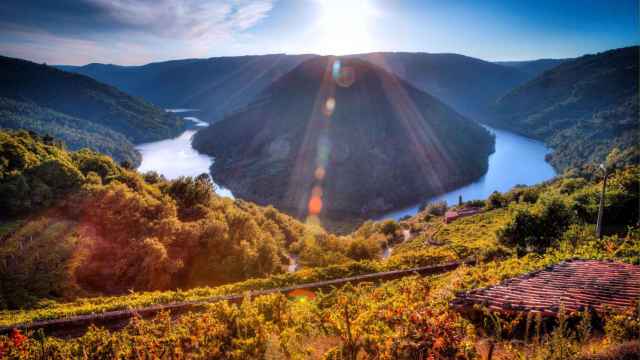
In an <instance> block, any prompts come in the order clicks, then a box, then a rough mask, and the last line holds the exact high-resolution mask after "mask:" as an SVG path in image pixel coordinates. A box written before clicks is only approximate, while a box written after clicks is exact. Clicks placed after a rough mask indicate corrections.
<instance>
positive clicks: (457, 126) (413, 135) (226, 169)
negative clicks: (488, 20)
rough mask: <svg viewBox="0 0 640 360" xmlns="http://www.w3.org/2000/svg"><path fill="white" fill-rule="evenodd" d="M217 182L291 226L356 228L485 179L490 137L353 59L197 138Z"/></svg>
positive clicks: (278, 88)
mask: <svg viewBox="0 0 640 360" xmlns="http://www.w3.org/2000/svg"><path fill="white" fill-rule="evenodd" d="M193 144H194V147H195V148H196V149H197V150H199V151H201V152H205V153H207V154H211V155H213V156H215V157H216V161H215V163H214V165H213V166H212V174H213V177H214V179H215V181H216V182H219V183H220V184H222V185H224V186H225V187H228V188H229V189H231V190H232V191H233V193H234V195H236V196H237V197H240V198H244V199H248V200H251V201H255V202H258V203H260V204H273V205H274V206H276V207H278V208H280V209H282V210H285V211H287V212H289V213H292V214H295V215H297V216H303V215H306V214H307V213H309V212H310V213H312V214H313V213H314V212H315V211H317V210H319V209H320V208H321V209H322V211H321V214H322V216H324V217H326V218H341V217H343V218H355V217H364V216H371V215H373V214H377V213H380V212H384V211H388V210H391V209H395V208H399V207H401V206H405V205H410V204H414V203H416V202H417V201H419V200H421V199H423V198H424V197H427V196H430V195H434V194H437V193H441V192H444V191H447V190H450V189H452V188H455V187H457V186H460V185H462V184H466V183H468V182H470V181H472V180H474V179H476V178H478V177H480V176H481V175H482V174H484V173H485V172H486V170H487V166H488V161H487V159H488V155H489V154H490V153H491V152H492V151H493V144H494V140H493V137H492V136H491V135H490V134H489V132H488V131H486V130H485V129H484V128H482V127H481V126H480V125H478V124H477V123H475V122H473V121H471V120H468V119H466V118H464V117H463V116H461V115H460V114H458V113H456V112H455V111H453V110H452V109H451V108H449V107H448V106H446V105H445V104H443V103H442V102H440V101H439V100H437V99H436V98H434V97H433V96H431V95H429V94H427V93H425V92H422V91H420V90H418V89H416V88H415V87H413V86H411V85H410V84H408V83H407V82H405V81H404V80H402V79H399V78H398V77H396V76H393V75H391V74H389V73H388V72H386V71H385V70H384V69H382V68H380V67H377V66H375V65H372V64H370V63H368V62H366V61H363V60H360V59H357V58H344V59H336V58H334V57H316V58H313V59H310V60H308V61H305V62H304V63H302V64H301V65H299V66H298V67H296V68H295V69H294V70H292V71H291V72H290V73H288V74H287V75H285V76H284V77H282V78H281V79H279V80H278V81H276V82H275V83H274V84H272V85H271V86H269V87H268V88H267V89H266V90H265V91H264V92H262V93H261V95H260V96H259V97H258V99H257V100H256V101H255V102H253V103H252V104H250V105H249V106H248V108H247V109H245V110H243V111H241V112H238V113H236V114H233V115H231V116H229V117H228V118H226V119H225V120H223V121H220V122H217V123H215V124H213V125H212V126H210V127H209V128H207V129H204V130H202V131H200V132H198V133H197V134H196V136H195V137H194V143H193Z"/></svg>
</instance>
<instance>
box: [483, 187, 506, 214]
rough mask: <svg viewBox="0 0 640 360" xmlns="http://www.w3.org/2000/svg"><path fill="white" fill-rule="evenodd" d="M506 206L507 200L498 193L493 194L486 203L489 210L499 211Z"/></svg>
mask: <svg viewBox="0 0 640 360" xmlns="http://www.w3.org/2000/svg"><path fill="white" fill-rule="evenodd" d="M505 205H507V199H505V197H504V196H503V195H502V194H501V193H500V192H498V191H494V192H493V193H491V195H490V196H489V198H488V199H487V203H486V206H487V209H489V210H492V209H499V208H501V207H504V206H505Z"/></svg>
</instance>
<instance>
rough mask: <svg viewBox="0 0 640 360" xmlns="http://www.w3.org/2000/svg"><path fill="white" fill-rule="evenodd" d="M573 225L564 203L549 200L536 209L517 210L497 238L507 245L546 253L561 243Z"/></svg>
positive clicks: (500, 230)
mask: <svg viewBox="0 0 640 360" xmlns="http://www.w3.org/2000/svg"><path fill="white" fill-rule="evenodd" d="M571 222H572V215H571V212H570V211H569V209H568V208H567V207H566V206H565V204H564V203H563V202H562V201H560V200H559V199H555V198H552V199H546V200H544V201H542V202H541V203H540V204H538V206H536V207H534V208H533V209H529V208H523V207H520V208H517V209H516V210H515V211H514V214H513V216H512V218H511V220H510V221H509V222H508V223H507V224H505V225H504V226H503V227H502V228H500V229H498V231H497V234H496V235H497V237H498V240H499V241H500V242H502V243H503V244H505V245H509V246H515V247H516V248H518V249H520V250H525V249H526V250H527V251H530V250H536V251H542V250H544V249H546V248H547V247H549V246H550V245H552V244H554V243H555V242H557V241H558V239H559V238H560V237H561V235H562V233H564V231H565V230H566V229H567V228H568V226H569V225H570V224H571Z"/></svg>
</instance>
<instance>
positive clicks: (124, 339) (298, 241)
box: [0, 132, 640, 360]
mask: <svg viewBox="0 0 640 360" xmlns="http://www.w3.org/2000/svg"><path fill="white" fill-rule="evenodd" d="M3 136H4V133H1V132H0V140H2V139H4V140H6V143H7V144H8V145H6V146H5V148H6V149H9V150H7V151H9V153H10V154H12V156H14V158H12V159H14V160H15V161H12V162H9V163H7V164H9V166H14V167H16V166H17V167H16V168H15V169H14V168H6V169H5V170H4V172H2V176H3V177H4V179H11V181H7V182H4V183H3V184H4V185H3V186H4V187H3V186H0V191H4V192H3V194H5V195H6V194H11V191H13V190H15V189H22V187H23V185H24V184H27V185H28V186H34V188H41V187H42V186H45V185H42V184H41V183H40V182H41V181H43V179H44V180H47V179H48V180H47V181H49V180H51V181H53V180H52V179H53V178H48V177H47V176H49V175H52V174H57V173H59V172H62V173H64V174H66V175H67V178H66V179H67V180H68V182H67V183H59V182H51V184H50V186H49V185H46V186H47V189H49V188H52V187H53V186H57V188H56V189H58V192H55V191H54V192H46V193H44V194H48V195H47V196H50V198H46V199H45V198H43V197H42V194H38V193H34V192H29V191H23V192H21V193H20V199H22V200H25V199H28V200H29V202H24V201H22V200H20V201H22V202H20V204H23V205H25V206H26V205H27V204H28V205H29V207H30V208H31V210H32V211H36V213H37V215H33V216H29V217H17V218H15V219H14V220H12V221H10V222H5V223H3V224H1V226H0V231H1V233H0V240H1V241H0V269H2V271H0V275H1V276H2V277H1V278H0V290H2V292H0V305H1V309H2V310H0V326H1V327H2V329H3V330H2V331H3V333H2V335H0V358H9V359H16V358H17V359H69V358H104V359H111V358H120V359H123V358H124V359H137V358H157V359H181V358H204V359H327V360H328V359H348V360H356V359H479V358H480V359H481V358H487V356H488V354H489V353H491V354H493V355H494V356H495V357H494V358H500V359H522V358H530V359H576V358H582V359H602V358H604V359H608V358H612V359H613V358H622V357H623V356H627V355H629V354H631V355H629V356H633V355H634V354H637V353H638V351H639V350H638V346H640V345H639V344H638V340H637V339H638V338H639V337H640V307H638V305H637V303H636V305H635V306H629V307H628V308H624V309H608V308H604V309H598V311H595V312H589V311H582V310H581V311H565V309H558V311H557V312H555V313H554V318H553V319H550V320H549V319H547V320H544V319H541V317H540V316H537V315H536V313H535V312H528V313H524V312H521V313H518V314H515V315H504V314H501V313H498V312H495V311H491V310H490V309H488V308H483V305H482V302H479V303H478V304H476V307H477V309H476V310H477V312H476V313H479V314H481V315H480V316H468V315H467V314H465V313H462V312H459V311H458V309H456V307H455V306H454V305H455V304H454V303H453V302H454V300H455V299H456V298H457V297H458V296H459V295H460V294H461V293H466V292H469V291H471V290H474V289H475V290H477V289H482V288H486V287H490V286H494V285H497V284H501V283H502V282H503V281H505V280H509V279H512V278H514V277H518V276H521V275H524V274H527V273H531V272H534V271H538V270H542V269H545V268H548V267H552V266H554V265H556V264H558V263H561V262H563V261H565V260H569V259H585V260H586V259H592V260H611V261H612V262H614V263H626V264H635V265H638V264H640V228H638V224H637V222H638V218H639V214H638V206H637V204H638V202H639V201H640V197H639V195H638V189H639V186H640V183H639V182H638V181H639V179H640V168H638V167H637V166H627V167H623V166H620V167H618V168H613V167H612V168H613V169H614V170H613V171H612V174H611V175H610V176H609V180H608V187H607V192H606V195H605V199H604V200H605V202H604V203H605V207H604V210H605V214H606V217H605V219H606V220H607V221H608V222H607V223H606V224H607V227H606V228H605V236H603V238H598V237H596V236H595V219H596V216H597V212H598V205H599V200H600V197H599V194H600V189H601V188H602V178H601V177H598V176H597V175H594V174H597V172H595V171H594V170H593V169H589V168H585V169H582V170H574V171H573V172H568V173H567V174H565V175H564V176H562V177H558V178H557V179H554V180H552V181H550V182H548V183H544V184H540V185H536V186H531V187H516V188H514V189H513V190H511V191H509V192H507V193H494V194H492V195H491V196H490V197H489V198H488V199H486V200H483V201H474V202H472V203H470V204H464V205H463V206H466V205H468V206H474V207H478V208H482V212H480V213H478V214H475V215H472V216H468V217H464V218H460V219H456V220H454V221H452V222H450V223H445V222H444V221H443V215H444V213H445V212H446V211H447V209H448V208H449V207H448V206H447V205H446V204H429V205H427V206H425V207H424V209H423V210H422V211H421V212H420V213H418V214H417V215H415V216H413V217H411V218H408V219H404V220H402V221H400V222H396V221H383V222H371V221H370V222H366V223H364V224H362V225H361V226H360V227H359V228H358V229H357V230H355V231H354V232H353V233H350V234H348V235H342V236H338V235H335V234H330V233H327V232H325V231H324V230H322V229H317V228H313V227H311V226H310V225H309V224H306V223H302V222H299V221H297V220H295V219H293V218H290V217H288V216H286V215H284V214H282V213H279V212H278V211H277V210H275V209H273V208H269V207H267V208H263V207H259V206H257V205H254V204H250V203H246V202H243V201H231V200H228V199H221V198H218V197H217V196H216V195H215V194H213V193H212V192H211V185H210V183H208V178H207V177H198V178H197V179H192V178H181V179H178V180H174V181H167V180H166V179H163V178H161V177H159V176H157V174H138V173H136V172H135V171H132V170H129V169H126V168H123V167H121V166H118V165H116V164H115V163H113V162H112V161H111V160H110V159H108V158H106V157H104V156H101V155H98V154H95V153H92V152H88V151H80V152H76V153H69V152H67V151H66V150H64V149H63V148H62V147H59V146H58V145H55V144H46V143H44V142H42V141H41V140H40V139H37V138H34V137H33V136H32V135H31V134H27V133H19V134H18V135H17V136H13V137H8V136H4V137H3ZM0 144H2V143H0ZM0 150H2V149H1V148H0ZM52 157H53V158H54V160H52ZM16 164H18V165H16ZM17 168H19V170H16V169H17ZM52 176H53V175H52ZM55 178H59V176H57V177H55ZM27 185H25V186H27ZM12 189H13V190H12ZM23 190H24V189H23ZM62 190H64V192H60V191H62ZM43 199H44V200H46V201H44V200H43ZM13 200H16V199H14V198H12V197H3V198H2V201H3V203H0V206H7V204H9V202H10V201H13ZM16 201H17V200H16ZM39 201H40V202H39ZM34 209H35V210H34ZM69 214H71V215H69ZM74 214H75V215H74ZM388 246H393V247H394V248H393V252H392V253H391V256H390V257H388V258H383V256H382V250H383V249H384V247H388ZM287 254H295V255H297V256H298V258H299V263H300V265H301V269H300V270H299V271H296V272H290V273H289V272H284V270H283V268H284V267H285V266H284V265H285V264H284V263H283V261H284V260H283V259H286V255H287ZM94 260H95V261H94ZM9 269H10V270H11V271H9ZM568 276H570V275H568ZM509 281H511V280H509ZM127 284H133V285H131V287H127V286H126V285H127ZM571 310H575V309H571ZM522 329H527V330H526V331H522Z"/></svg>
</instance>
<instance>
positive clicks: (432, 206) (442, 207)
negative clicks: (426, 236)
mask: <svg viewBox="0 0 640 360" xmlns="http://www.w3.org/2000/svg"><path fill="white" fill-rule="evenodd" d="M423 211H424V212H426V213H427V214H428V215H431V216H444V213H446V212H447V202H446V201H436V202H433V203H429V204H428V205H426V206H425V207H424V209H423Z"/></svg>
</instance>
